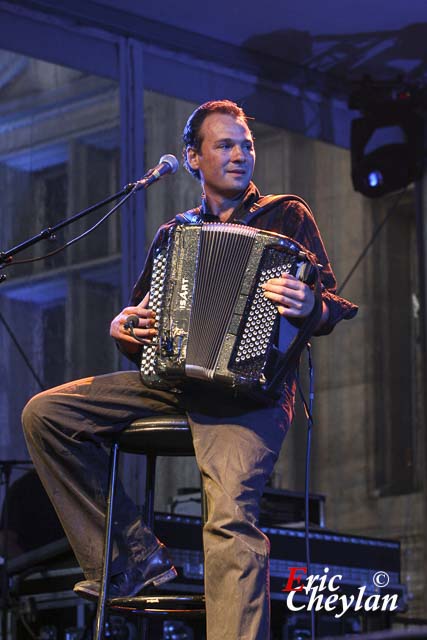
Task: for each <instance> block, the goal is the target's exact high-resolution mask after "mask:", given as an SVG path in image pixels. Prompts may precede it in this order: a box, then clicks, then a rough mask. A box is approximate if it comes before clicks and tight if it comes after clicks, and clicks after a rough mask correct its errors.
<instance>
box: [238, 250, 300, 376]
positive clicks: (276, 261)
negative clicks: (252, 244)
mask: <svg viewBox="0 0 427 640" xmlns="http://www.w3.org/2000/svg"><path fill="white" fill-rule="evenodd" d="M296 263H297V260H296V258H295V256H290V255H289V254H287V253H285V252H283V251H278V250H277V249H274V248H268V249H266V251H265V254H264V257H263V261H262V264H261V265H260V269H259V272H258V277H257V285H256V289H255V292H254V294H253V295H251V296H249V298H248V302H247V305H246V308H245V311H244V313H243V317H242V322H241V326H240V330H239V331H238V335H237V338H236V345H235V348H234V351H233V354H232V357H231V360H230V369H231V370H232V371H235V372H236V373H239V374H241V375H247V376H250V377H252V376H256V375H257V373H258V372H259V370H260V367H262V365H263V364H264V362H265V358H266V353H267V352H268V348H269V346H270V343H271V336H272V335H274V333H273V332H274V325H275V323H276V322H277V321H278V311H277V307H276V306H275V305H274V304H273V303H272V302H271V300H269V299H268V298H266V297H265V295H264V293H263V290H262V288H261V285H262V284H263V283H264V282H267V280H270V278H277V277H279V276H280V275H281V274H282V273H291V272H292V273H293V274H294V273H295V270H296Z"/></svg>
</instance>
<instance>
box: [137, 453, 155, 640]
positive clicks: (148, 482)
mask: <svg viewBox="0 0 427 640" xmlns="http://www.w3.org/2000/svg"><path fill="white" fill-rule="evenodd" d="M155 482H156V456H155V455H152V454H147V460H146V468H145V505H144V520H145V523H146V524H147V525H148V526H149V527H150V529H151V530H153V528H154V487H155ZM140 630H141V635H140V640H148V638H149V635H148V633H149V631H150V621H149V620H148V619H147V618H145V617H144V618H142V620H141V627H140Z"/></svg>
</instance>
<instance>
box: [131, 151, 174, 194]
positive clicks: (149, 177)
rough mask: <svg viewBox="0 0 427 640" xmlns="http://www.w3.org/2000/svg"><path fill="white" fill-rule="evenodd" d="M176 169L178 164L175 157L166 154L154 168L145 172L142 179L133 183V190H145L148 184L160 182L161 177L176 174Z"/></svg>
mask: <svg viewBox="0 0 427 640" xmlns="http://www.w3.org/2000/svg"><path fill="white" fill-rule="evenodd" d="M178 167H179V162H178V160H177V159H176V158H175V156H173V155H172V154H171V153H167V154H166V155H164V156H162V157H161V158H160V160H159V163H158V164H157V165H156V166H155V167H153V168H152V169H150V170H149V171H147V173H146V174H145V176H144V177H143V178H141V179H140V180H137V182H135V184H134V188H136V189H137V190H139V189H146V188H147V187H149V186H150V184H153V182H157V180H160V178H161V177H162V176H166V175H168V174H169V173H176V170H177V169H178Z"/></svg>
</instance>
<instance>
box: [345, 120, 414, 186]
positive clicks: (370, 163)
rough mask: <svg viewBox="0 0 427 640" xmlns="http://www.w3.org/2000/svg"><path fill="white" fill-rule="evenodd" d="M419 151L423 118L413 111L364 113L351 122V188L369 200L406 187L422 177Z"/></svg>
mask: <svg viewBox="0 0 427 640" xmlns="http://www.w3.org/2000/svg"><path fill="white" fill-rule="evenodd" d="M377 134H379V135H377ZM381 140H382V141H381ZM423 150H424V145H423V119H422V118H421V117H420V116H419V115H417V114H415V113H413V112H410V113H407V114H398V115H396V114H391V115H389V114H387V113H385V114H383V115H378V114H367V115H365V116H363V117H361V118H357V119H356V120H353V122H352V125H351V177H352V180H353V186H354V189H355V190H356V191H360V193H363V195H365V196H368V197H369V198H378V197H380V196H383V195H384V194H386V193H390V192H392V191H397V190H398V189H401V188H403V187H406V186H407V185H408V184H409V183H410V182H412V181H413V180H416V179H417V178H419V177H420V176H421V175H422V171H423Z"/></svg>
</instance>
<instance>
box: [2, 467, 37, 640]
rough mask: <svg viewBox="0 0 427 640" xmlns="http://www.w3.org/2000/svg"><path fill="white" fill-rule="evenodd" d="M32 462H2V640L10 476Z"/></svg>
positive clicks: (6, 609) (6, 594)
mask: <svg viewBox="0 0 427 640" xmlns="http://www.w3.org/2000/svg"><path fill="white" fill-rule="evenodd" d="M32 464H33V463H32V462H31V461H30V460H0V482H1V483H4V487H5V488H4V501H3V518H2V520H3V523H2V524H3V526H2V531H3V544H2V549H1V553H2V556H3V566H2V572H3V573H2V581H1V595H2V607H1V609H2V618H1V631H2V633H1V637H2V640H7V614H8V612H9V576H8V556H9V548H8V547H9V500H8V498H9V487H10V476H11V474H12V469H13V467H19V466H32Z"/></svg>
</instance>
